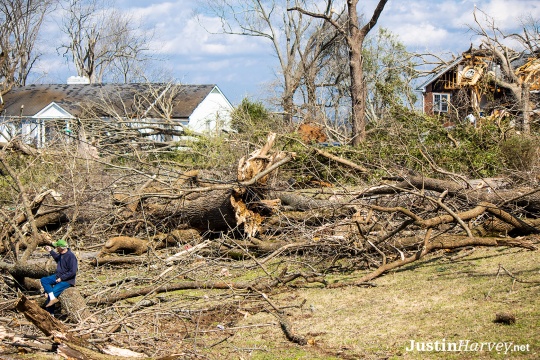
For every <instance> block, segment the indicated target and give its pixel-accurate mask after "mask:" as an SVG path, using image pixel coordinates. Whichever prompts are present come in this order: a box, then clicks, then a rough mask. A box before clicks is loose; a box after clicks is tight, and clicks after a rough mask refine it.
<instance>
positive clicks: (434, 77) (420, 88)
mask: <svg viewBox="0 0 540 360" xmlns="http://www.w3.org/2000/svg"><path fill="white" fill-rule="evenodd" d="M462 60H463V56H461V55H460V56H458V57H457V58H456V59H455V60H454V61H452V62H451V63H450V64H448V65H447V66H445V67H444V68H442V69H441V70H439V71H438V72H436V73H435V74H433V75H431V76H430V77H429V78H428V79H427V80H426V81H424V82H423V83H422V84H421V85H420V86H418V87H417V88H416V90H417V91H426V87H427V86H428V85H429V84H431V83H432V82H434V81H435V80H437V79H438V78H440V77H441V76H443V75H444V74H446V72H448V71H449V70H452V69H453V68H454V66H456V65H458V64H459V63H460V62H461V61H462Z"/></svg>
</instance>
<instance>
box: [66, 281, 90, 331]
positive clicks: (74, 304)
mask: <svg viewBox="0 0 540 360" xmlns="http://www.w3.org/2000/svg"><path fill="white" fill-rule="evenodd" d="M58 300H60V305H61V306H62V313H64V312H65V313H66V315H67V318H68V320H69V321H70V322H72V323H80V322H82V321H84V320H88V319H92V318H93V315H92V313H91V312H90V310H89V309H88V306H86V301H85V300H84V298H83V297H82V295H81V293H80V292H79V290H77V287H70V288H67V289H66V290H65V291H64V292H63V293H62V294H61V295H60V297H59V298H58Z"/></svg>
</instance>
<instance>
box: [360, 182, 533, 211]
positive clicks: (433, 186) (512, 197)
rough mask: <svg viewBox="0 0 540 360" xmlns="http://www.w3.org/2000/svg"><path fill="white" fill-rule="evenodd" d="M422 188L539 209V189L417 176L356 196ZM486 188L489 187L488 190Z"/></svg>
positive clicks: (528, 208) (468, 200) (468, 198)
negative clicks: (493, 186) (477, 185)
mask: <svg viewBox="0 0 540 360" xmlns="http://www.w3.org/2000/svg"><path fill="white" fill-rule="evenodd" d="M413 188H415V189H422V190H431V191H436V192H439V193H443V192H445V191H448V195H450V196H456V197H458V198H460V199H462V200H465V201H467V202H469V203H479V202H488V203H493V204H505V205H515V206H519V207H522V208H524V209H526V210H529V211H539V210H540V189H519V190H517V189H512V190H504V189H498V190H491V189H490V188H489V187H481V188H471V187H470V186H469V184H460V183H457V182H454V181H449V180H439V179H432V178H425V177H419V176H412V177H408V178H406V179H404V180H402V181H400V182H398V183H397V184H395V185H391V186H390V185H387V186H379V187H377V188H376V189H371V190H368V191H366V192H363V193H361V194H360V195H358V197H366V196H370V195H377V194H395V193H397V192H400V191H401V189H413ZM488 189H490V190H489V191H488Z"/></svg>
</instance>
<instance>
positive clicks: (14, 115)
mask: <svg viewBox="0 0 540 360" xmlns="http://www.w3.org/2000/svg"><path fill="white" fill-rule="evenodd" d="M79 79H80V78H79ZM75 80H78V79H75ZM232 109H233V107H232V105H231V103H230V102H229V101H228V100H227V98H226V97H225V96H224V95H223V93H222V92H221V90H220V89H219V88H218V87H217V86H216V85H179V84H170V83H169V84H151V83H148V84H87V83H81V81H80V80H79V81H71V82H68V84H56V85H30V86H24V87H15V88H13V89H12V90H11V91H9V92H8V93H7V94H5V95H4V96H3V109H2V110H1V112H0V141H7V142H9V141H11V140H12V139H14V138H19V139H21V140H22V141H23V142H24V143H26V144H31V145H33V146H35V147H37V148H41V147H46V146H52V145H54V143H55V142H56V141H64V142H69V141H74V139H79V140H81V137H82V138H83V140H84V141H86V137H88V138H89V139H90V138H91V139H93V140H92V142H93V143H96V142H97V143H99V144H100V145H103V144H105V143H115V142H116V143H120V142H125V141H126V139H127V140H128V141H132V142H147V143H154V144H156V143H160V142H163V143H164V142H175V141H180V140H182V139H183V137H184V136H185V135H186V134H193V133H214V134H219V133H220V132H221V131H222V130H227V129H228V128H229V124H230V112H231V110H232ZM89 141H90V140H89Z"/></svg>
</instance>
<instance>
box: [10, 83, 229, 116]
mask: <svg viewBox="0 0 540 360" xmlns="http://www.w3.org/2000/svg"><path fill="white" fill-rule="evenodd" d="M216 88H217V87H216V85H173V84H148V83H145V84H52V85H29V86H24V87H15V88H13V89H12V90H11V91H9V92H8V93H7V94H5V95H4V96H3V100H4V110H3V111H2V113H1V115H4V116H8V117H18V116H21V112H22V115H23V116H26V117H31V116H34V115H36V114H37V113H39V112H40V111H41V110H43V109H44V108H45V107H47V106H48V105H50V104H51V103H53V102H54V103H56V104H57V105H59V106H60V107H62V108H63V109H64V110H66V111H68V112H69V113H70V114H72V115H73V116H79V115H81V112H82V111H84V109H85V107H88V106H90V107H93V108H94V110H97V112H98V113H99V115H101V116H107V115H110V114H111V113H118V112H120V113H121V114H123V116H133V117H136V116H138V117H152V116H159V114H160V113H162V112H163V109H160V107H169V109H168V111H167V112H168V113H169V116H170V117H171V118H177V119H178V118H185V119H187V118H189V116H190V115H191V114H192V113H193V111H194V110H195V109H196V108H197V106H198V105H199V104H200V103H201V102H202V101H203V100H204V99H205V98H206V97H207V96H208V95H209V94H210V93H211V92H212V91H213V90H214V89H216ZM217 91H219V90H217ZM167 104H172V105H167ZM104 105H106V106H104ZM21 109H22V111H21Z"/></svg>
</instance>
